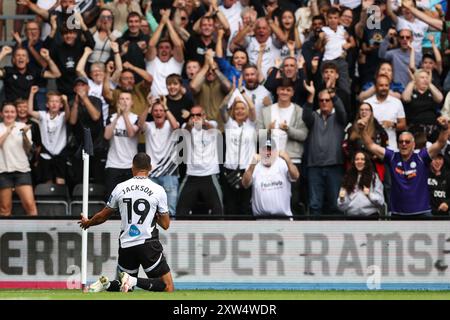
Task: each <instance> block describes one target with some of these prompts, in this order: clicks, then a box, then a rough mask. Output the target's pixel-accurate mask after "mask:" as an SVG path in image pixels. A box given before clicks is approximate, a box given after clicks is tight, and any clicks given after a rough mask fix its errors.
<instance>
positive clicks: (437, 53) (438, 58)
mask: <svg viewBox="0 0 450 320" xmlns="http://www.w3.org/2000/svg"><path fill="white" fill-rule="evenodd" d="M428 40H430V42H431V46H432V48H433V54H434V57H435V58H436V70H437V72H438V73H439V74H442V55H441V51H440V50H439V48H438V47H437V46H436V43H434V36H433V35H432V34H431V33H430V34H429V35H428Z"/></svg>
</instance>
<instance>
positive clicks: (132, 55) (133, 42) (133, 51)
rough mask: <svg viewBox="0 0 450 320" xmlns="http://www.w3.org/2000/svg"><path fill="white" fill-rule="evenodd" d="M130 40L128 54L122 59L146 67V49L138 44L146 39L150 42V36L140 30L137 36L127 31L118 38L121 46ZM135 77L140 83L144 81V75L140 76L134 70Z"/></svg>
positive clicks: (136, 65) (142, 67)
mask: <svg viewBox="0 0 450 320" xmlns="http://www.w3.org/2000/svg"><path fill="white" fill-rule="evenodd" d="M127 41H129V42H130V43H129V45H128V51H127V53H126V54H124V55H123V56H122V61H123V62H126V61H128V62H129V63H131V64H132V65H134V66H135V67H138V68H141V69H144V70H145V68H146V65H145V54H144V51H142V49H141V48H140V47H139V46H138V42H140V41H144V42H145V43H147V44H148V41H149V36H148V35H145V34H143V33H142V32H140V33H139V34H138V35H137V36H133V35H131V34H130V33H129V31H126V32H125V33H124V35H123V36H122V37H120V38H119V39H117V43H118V44H119V46H120V48H122V44H124V43H125V42H127ZM134 77H135V80H136V83H139V82H141V81H142V77H141V76H139V75H138V74H137V73H135V72H134Z"/></svg>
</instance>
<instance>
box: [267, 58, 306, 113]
mask: <svg viewBox="0 0 450 320" xmlns="http://www.w3.org/2000/svg"><path fill="white" fill-rule="evenodd" d="M283 78H287V79H290V80H292V82H293V83H294V96H293V97H292V102H294V103H296V104H298V105H300V106H302V105H303V104H305V102H306V91H305V89H304V87H303V81H304V80H305V76H304V73H303V68H298V66H297V59H296V58H295V57H286V58H284V60H283V63H282V65H281V66H280V68H279V69H278V68H277V67H273V68H271V69H270V71H269V75H268V76H267V80H266V82H265V83H264V86H265V87H266V88H267V90H269V91H270V92H271V93H272V96H273V97H275V102H276V101H277V98H276V97H277V88H278V86H279V85H280V83H281V81H282V79H283Z"/></svg>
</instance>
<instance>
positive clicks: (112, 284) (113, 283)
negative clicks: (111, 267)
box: [106, 280, 120, 292]
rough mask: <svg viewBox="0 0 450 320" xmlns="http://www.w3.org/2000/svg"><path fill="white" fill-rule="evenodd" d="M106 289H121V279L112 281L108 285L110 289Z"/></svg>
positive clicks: (116, 290)
mask: <svg viewBox="0 0 450 320" xmlns="http://www.w3.org/2000/svg"><path fill="white" fill-rule="evenodd" d="M106 291H110V292H119V291H120V281H119V280H112V281H110V282H109V287H108V289H106Z"/></svg>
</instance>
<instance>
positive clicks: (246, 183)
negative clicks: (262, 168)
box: [241, 154, 261, 189]
mask: <svg viewBox="0 0 450 320" xmlns="http://www.w3.org/2000/svg"><path fill="white" fill-rule="evenodd" d="M260 160H261V156H260V155H259V154H255V155H254V156H253V159H252V162H251V163H250V165H249V166H248V168H247V170H245V172H244V175H243V176H242V181H241V182H242V186H243V187H244V188H245V189H248V188H249V187H250V186H251V185H252V182H253V172H254V171H255V167H256V165H257V164H258V162H259V161H260Z"/></svg>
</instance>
